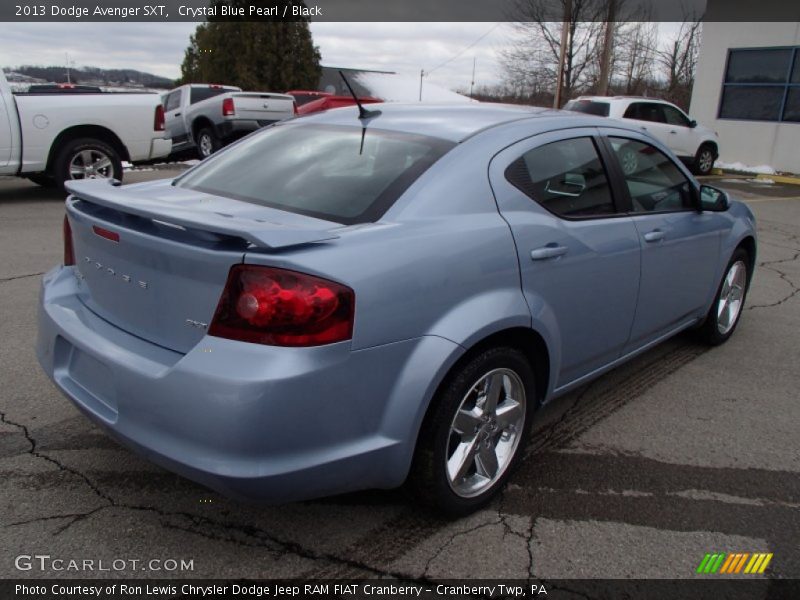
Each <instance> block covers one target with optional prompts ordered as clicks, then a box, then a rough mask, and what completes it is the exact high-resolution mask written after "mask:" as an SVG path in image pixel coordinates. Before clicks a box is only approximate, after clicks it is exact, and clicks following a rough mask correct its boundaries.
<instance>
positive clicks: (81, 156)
mask: <svg viewBox="0 0 800 600" xmlns="http://www.w3.org/2000/svg"><path fill="white" fill-rule="evenodd" d="M69 176H70V179H111V178H112V177H114V164H113V163H112V162H111V157H110V156H108V155H107V154H106V153H105V152H103V151H102V150H96V149H87V150H81V151H80V152H78V153H76V154H75V155H74V156H73V157H72V159H71V160H70V161H69Z"/></svg>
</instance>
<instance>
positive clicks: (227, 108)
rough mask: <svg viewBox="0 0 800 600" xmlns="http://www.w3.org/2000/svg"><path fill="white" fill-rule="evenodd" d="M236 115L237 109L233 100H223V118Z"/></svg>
mask: <svg viewBox="0 0 800 600" xmlns="http://www.w3.org/2000/svg"><path fill="white" fill-rule="evenodd" d="M235 114H236V107H235V106H234V105H233V98H223V99H222V116H223V117H232V116H233V115H235Z"/></svg>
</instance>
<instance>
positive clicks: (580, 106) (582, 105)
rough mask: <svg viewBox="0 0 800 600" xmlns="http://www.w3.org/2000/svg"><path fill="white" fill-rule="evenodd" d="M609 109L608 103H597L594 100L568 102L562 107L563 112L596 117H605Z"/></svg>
mask: <svg viewBox="0 0 800 600" xmlns="http://www.w3.org/2000/svg"><path fill="white" fill-rule="evenodd" d="M610 108H611V106H610V105H609V103H608V102H598V101H596V100H570V101H569V102H567V103H566V105H564V109H565V110H572V111H575V112H582V113H586V114H587V115H597V116H598V117H607V116H608V113H609V110H610Z"/></svg>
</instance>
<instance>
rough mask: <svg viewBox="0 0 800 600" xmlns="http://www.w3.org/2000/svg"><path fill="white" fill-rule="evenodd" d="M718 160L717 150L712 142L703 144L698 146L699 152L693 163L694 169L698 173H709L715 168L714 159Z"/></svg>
mask: <svg viewBox="0 0 800 600" xmlns="http://www.w3.org/2000/svg"><path fill="white" fill-rule="evenodd" d="M716 160H717V155H716V152H714V147H713V146H712V145H711V144H703V145H702V146H700V148H698V150H697V154H696V155H695V157H694V163H692V170H693V171H694V172H695V174H696V175H708V174H709V173H711V169H713V168H714V161H716Z"/></svg>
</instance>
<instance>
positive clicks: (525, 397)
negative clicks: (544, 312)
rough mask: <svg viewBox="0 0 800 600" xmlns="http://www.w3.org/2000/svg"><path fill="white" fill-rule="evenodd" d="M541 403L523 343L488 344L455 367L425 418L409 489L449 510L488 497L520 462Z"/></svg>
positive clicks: (464, 510) (465, 509) (463, 509)
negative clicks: (517, 346) (512, 345)
mask: <svg viewBox="0 0 800 600" xmlns="http://www.w3.org/2000/svg"><path fill="white" fill-rule="evenodd" d="M536 407H537V399H536V388H535V385H534V373H533V369H532V368H531V365H530V363H529V362H528V360H527V358H526V357H525V355H524V354H522V353H521V352H520V351H519V350H516V349H514V348H510V347H498V348H491V349H488V350H485V351H483V352H481V353H480V354H478V355H476V356H474V357H473V358H471V359H470V360H468V361H467V362H465V363H464V364H462V365H459V366H458V367H456V369H455V370H454V371H453V372H452V373H451V374H450V375H449V376H448V378H447V379H446V380H445V382H444V383H443V385H442V387H441V388H440V391H439V392H438V394H437V396H436V397H435V398H434V399H433V403H432V406H431V408H430V409H429V412H428V415H427V416H426V418H425V421H424V423H423V425H422V430H421V431H420V436H419V440H418V442H417V448H416V451H415V453H414V460H413V463H412V467H411V473H410V475H409V480H408V484H409V488H410V489H411V491H412V493H413V494H414V495H415V496H416V498H417V499H418V500H419V501H420V502H422V503H423V504H426V505H428V506H430V507H432V508H434V509H435V510H437V511H439V512H442V513H445V514H447V515H450V516H461V515H465V514H468V513H471V512H473V511H475V510H477V509H479V508H480V507H482V506H484V505H485V504H487V503H488V502H489V501H490V500H491V499H492V498H493V497H494V496H495V495H496V494H497V493H498V492H499V491H500V489H501V488H502V487H503V485H504V484H505V482H506V481H507V479H508V477H509V476H510V475H511V473H512V471H513V470H514V468H515V467H516V466H517V464H518V463H519V461H520V459H521V456H522V451H523V448H524V439H525V437H526V433H527V431H528V430H529V428H530V424H531V420H532V418H533V413H534V411H535V409H536Z"/></svg>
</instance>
